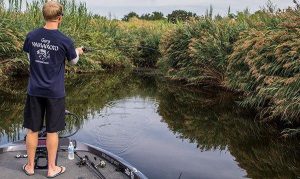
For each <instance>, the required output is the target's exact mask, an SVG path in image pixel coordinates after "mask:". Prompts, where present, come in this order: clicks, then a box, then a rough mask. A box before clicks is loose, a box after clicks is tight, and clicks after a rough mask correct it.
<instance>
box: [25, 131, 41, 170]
mask: <svg viewBox="0 0 300 179" xmlns="http://www.w3.org/2000/svg"><path fill="white" fill-rule="evenodd" d="M37 145H38V132H33V131H32V130H30V129H28V132H27V135H26V148H27V155H28V163H27V165H26V167H25V170H26V171H27V172H28V173H30V174H32V173H34V158H35V151H36V147H37Z"/></svg>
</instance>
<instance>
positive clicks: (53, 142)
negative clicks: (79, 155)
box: [46, 133, 66, 176]
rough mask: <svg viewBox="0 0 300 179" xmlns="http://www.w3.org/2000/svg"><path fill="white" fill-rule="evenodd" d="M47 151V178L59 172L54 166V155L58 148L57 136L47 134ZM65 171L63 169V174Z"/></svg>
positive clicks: (58, 168) (59, 169)
mask: <svg viewBox="0 0 300 179" xmlns="http://www.w3.org/2000/svg"><path fill="white" fill-rule="evenodd" d="M46 145H47V151H48V176H53V175H55V174H57V173H59V172H60V171H61V168H60V167H58V166H56V165H55V160H56V153H57V148H58V134H57V133H47V140H46ZM65 170H66V169H65V168H63V171H62V172H64V171H65Z"/></svg>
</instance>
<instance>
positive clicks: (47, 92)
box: [23, 28, 77, 98]
mask: <svg viewBox="0 0 300 179" xmlns="http://www.w3.org/2000/svg"><path fill="white" fill-rule="evenodd" d="M23 50H24V51H25V52H27V53H29V57H30V77H29V84H28V94H29V95H31V96H38V97H46V98H62V97H64V96H65V83H64V75H65V59H66V58H67V59H68V60H69V61H70V60H72V59H74V58H76V57H77V54H76V51H75V47H74V43H73V41H72V40H71V39H70V38H69V37H67V36H65V35H64V34H63V33H61V32H60V31H59V30H49V29H45V28H39V29H36V30H33V31H31V32H29V33H28V34H27V37H26V40H25V42H24V46H23Z"/></svg>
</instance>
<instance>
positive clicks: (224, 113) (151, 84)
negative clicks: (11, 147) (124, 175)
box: [0, 72, 300, 178]
mask: <svg viewBox="0 0 300 179" xmlns="http://www.w3.org/2000/svg"><path fill="white" fill-rule="evenodd" d="M26 83H27V79H16V80H10V81H6V82H4V83H3V84H1V88H0V144H4V143H7V142H10V141H15V140H19V139H21V138H22V137H23V133H24V131H23V130H22V128H21V125H22V113H23V105H24V100H25V94H26V85H27V84H26ZM66 91H67V108H68V109H69V110H70V111H72V112H75V113H76V114H78V115H79V116H80V118H81V120H80V121H79V123H74V122H73V121H72V120H71V119H68V123H69V124H70V125H68V130H72V128H73V126H76V127H80V128H82V130H81V134H80V135H79V136H78V138H82V139H83V140H86V141H88V142H90V143H92V144H97V145H100V147H103V148H106V149H109V150H111V151H112V152H114V153H117V154H119V155H122V156H123V157H124V158H126V157H128V158H127V159H128V160H131V161H130V162H132V163H133V164H136V165H137V167H138V168H141V169H143V170H142V171H145V173H146V174H147V175H148V176H150V177H152V178H157V177H164V178H174V177H175V176H176V177H178V175H179V174H180V172H179V171H180V164H175V162H174V163H173V164H172V162H171V161H170V160H171V159H168V157H167V156H169V155H170V154H168V151H170V150H172V151H174V152H178V154H176V155H174V156H177V157H178V158H175V159H174V160H177V161H181V162H183V163H184V166H183V165H182V170H187V171H193V172H194V173H193V172H191V173H192V174H191V173H190V175H189V174H186V173H183V175H182V177H183V178H185V177H187V176H188V178H203V177H208V178H214V177H215V176H218V173H217V175H216V173H215V171H214V170H216V168H211V169H207V171H206V173H201V174H203V175H201V176H198V175H197V173H196V172H197V170H200V169H199V168H197V167H201V168H202V170H204V169H203V168H205V167H207V166H205V164H204V163H202V164H201V165H200V164H199V162H200V163H201V161H198V160H196V158H197V156H196V155H198V158H199V156H201V157H202V159H203V156H204V155H208V156H211V158H214V160H216V161H212V160H211V158H210V160H209V162H208V163H209V164H213V163H214V162H215V163H216V164H217V163H220V160H221V158H218V157H216V156H215V152H219V153H220V155H221V156H223V157H225V158H226V157H228V156H230V155H232V156H233V157H234V158H233V159H235V161H236V162H237V164H238V166H239V167H240V168H241V169H244V170H246V173H247V174H246V177H249V178H297V176H300V171H299V170H300V166H299V162H300V158H299V157H300V154H299V151H300V147H299V146H300V145H299V141H297V140H282V139H279V138H278V132H277V131H276V130H274V129H272V128H270V127H266V126H265V125H260V124H259V123H254V122H253V120H252V119H251V116H249V115H248V114H246V113H245V111H242V110H239V108H237V107H236V106H235V105H234V102H233V100H232V98H233V97H232V96H231V95H230V94H228V93H220V92H214V93H211V92H205V91H197V90H193V89H190V88H183V87H178V85H175V84H169V83H168V82H165V81H162V80H159V79H157V78H155V77H145V76H140V77H139V76H136V75H131V74H130V73H128V72H119V73H113V74H112V73H110V74H101V75H79V76H73V77H69V78H67V79H66ZM147 117H148V119H147ZM154 118H155V119H159V121H158V122H155V121H153V119H154ZM99 119H102V121H100V122H99ZM95 124H97V125H95ZM98 124H99V125H98ZM116 126H117V127H116ZM147 126H150V127H151V129H150V127H149V128H147ZM164 126H166V127H165V128H166V129H163V128H164ZM116 129H117V130H116ZM126 129H132V130H126ZM111 131H114V133H112V132H111ZM170 131H171V133H170ZM95 134H97V135H95ZM93 136H94V137H93ZM95 136H101V139H100V138H97V137H95ZM140 136H143V137H144V138H146V137H147V136H148V138H147V141H142V139H140ZM89 137H90V138H89ZM176 137H177V138H178V139H176ZM112 139H113V140H112ZM129 139H130V140H129ZM175 140H177V142H176V145H175V142H174V143H172V142H170V141H175ZM178 141H182V142H178ZM159 142H160V143H161V144H158V143H159ZM164 142H165V143H164ZM146 143H147V144H146ZM189 143H191V144H195V146H196V147H197V148H198V149H197V150H198V152H196V151H195V150H194V149H193V146H192V145H189ZM142 145H144V146H142ZM153 145H154V146H153ZM132 146H137V148H139V147H143V149H142V150H141V149H139V150H134V151H128V149H129V148H130V147H132ZM145 146H147V148H148V150H147V149H145ZM149 146H150V147H149ZM171 146H172V147H173V148H172V147H171ZM160 147H161V148H160ZM163 148H164V149H163ZM150 150H157V151H156V152H155V154H154V152H153V153H151V151H150ZM192 151H193V152H192ZM201 151H202V152H206V153H202V152H201ZM214 151H215V152H214ZM130 152H132V153H135V155H132V154H131V153H130ZM224 152H225V153H224ZM226 152H229V154H226ZM137 153H139V154H137ZM147 154H148V156H147ZM142 155H144V156H143V157H139V158H138V157H137V156H142ZM155 156H157V157H160V159H161V160H166V162H167V163H164V162H161V164H160V163H157V162H155V160H154V159H155ZM174 156H173V155H172V156H171V157H174ZM180 156H185V157H186V156H189V157H191V158H193V156H195V157H194V158H195V161H191V160H190V161H187V159H186V160H185V159H184V158H182V157H181V158H180ZM201 157H200V158H201ZM233 159H230V160H233ZM145 160H147V162H146V161H145ZM226 160H228V159H226ZM151 162H152V163H151ZM163 165H164V166H163ZM166 165H168V166H166ZM226 165H227V164H226ZM212 166H214V165H212ZM220 167H223V168H224V167H225V164H223V165H220ZM162 168H164V170H162ZM226 169H227V168H226ZM220 170H221V169H220ZM228 170H229V169H228ZM232 170H234V171H235V170H238V169H237V168H236V167H233V169H232ZM178 172H179V173H178ZM230 172H231V171H228V173H230ZM170 173H174V174H170ZM175 173H176V174H175ZM195 173H196V174H195ZM233 173H234V172H233ZM235 173H238V176H239V177H243V176H244V174H243V172H240V171H238V172H235ZM205 174H206V175H205ZM184 176H185V177H184ZM219 176H224V177H225V176H226V175H225V174H223V175H222V174H220V173H219ZM228 176H237V175H228Z"/></svg>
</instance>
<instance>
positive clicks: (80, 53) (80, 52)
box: [76, 47, 83, 55]
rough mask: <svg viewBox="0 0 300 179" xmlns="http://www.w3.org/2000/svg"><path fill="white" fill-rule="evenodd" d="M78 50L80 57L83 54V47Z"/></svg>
mask: <svg viewBox="0 0 300 179" xmlns="http://www.w3.org/2000/svg"><path fill="white" fill-rule="evenodd" d="M76 50H78V53H79V55H82V54H83V47H79V48H76Z"/></svg>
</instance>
